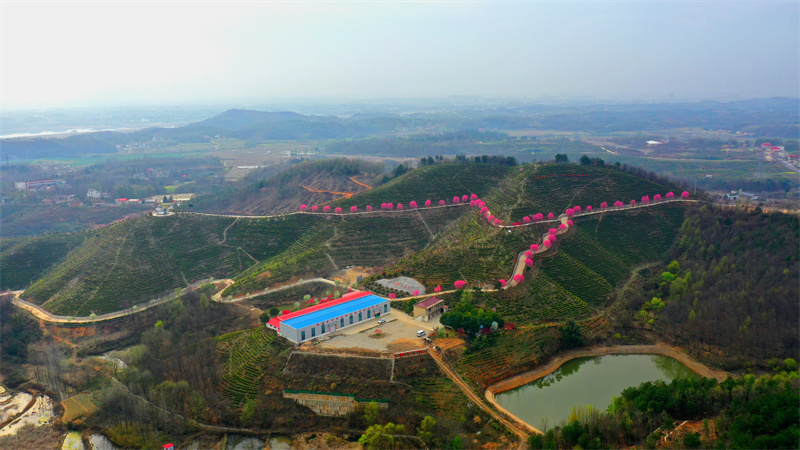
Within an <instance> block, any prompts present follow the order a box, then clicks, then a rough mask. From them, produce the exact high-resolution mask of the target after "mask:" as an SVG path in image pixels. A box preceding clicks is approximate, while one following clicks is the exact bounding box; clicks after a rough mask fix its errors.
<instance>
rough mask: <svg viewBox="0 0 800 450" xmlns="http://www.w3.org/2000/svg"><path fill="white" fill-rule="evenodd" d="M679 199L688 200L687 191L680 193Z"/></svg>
mask: <svg viewBox="0 0 800 450" xmlns="http://www.w3.org/2000/svg"><path fill="white" fill-rule="evenodd" d="M681 198H689V192H688V191H683V192H682V193H681Z"/></svg>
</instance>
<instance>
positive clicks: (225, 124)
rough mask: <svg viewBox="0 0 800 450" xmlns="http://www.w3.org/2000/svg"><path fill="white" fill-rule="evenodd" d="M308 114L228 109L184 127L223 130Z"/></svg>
mask: <svg viewBox="0 0 800 450" xmlns="http://www.w3.org/2000/svg"><path fill="white" fill-rule="evenodd" d="M310 119H311V117H310V116H306V115H303V114H298V113H296V112H291V111H278V112H271V111H255V110H251V109H229V110H227V111H225V112H222V113H221V114H218V115H216V116H214V117H211V118H209V119H206V120H201V121H200V122H194V123H190V124H188V125H186V126H185V127H186V128H198V127H212V128H222V129H224V130H230V131H234V130H239V129H242V128H245V127H249V126H252V125H256V124H260V123H275V122H286V121H295V120H310Z"/></svg>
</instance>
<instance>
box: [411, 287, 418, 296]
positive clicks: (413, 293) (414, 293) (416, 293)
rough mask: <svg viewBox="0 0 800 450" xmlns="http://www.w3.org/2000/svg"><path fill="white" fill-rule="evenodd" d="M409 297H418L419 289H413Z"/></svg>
mask: <svg viewBox="0 0 800 450" xmlns="http://www.w3.org/2000/svg"><path fill="white" fill-rule="evenodd" d="M411 295H413V296H414V297H416V296H418V295H419V289H414V291H413V292H412V293H411Z"/></svg>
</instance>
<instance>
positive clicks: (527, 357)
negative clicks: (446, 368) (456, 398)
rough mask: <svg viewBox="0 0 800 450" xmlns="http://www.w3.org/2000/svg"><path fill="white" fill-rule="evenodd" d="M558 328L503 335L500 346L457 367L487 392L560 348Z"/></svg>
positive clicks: (470, 358) (498, 344)
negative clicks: (500, 381)
mask: <svg viewBox="0 0 800 450" xmlns="http://www.w3.org/2000/svg"><path fill="white" fill-rule="evenodd" d="M559 336H560V335H559V333H558V330H557V328H556V327H552V326H550V327H548V326H545V327H524V328H518V329H517V330H515V331H513V332H510V333H502V334H500V335H499V336H498V338H497V343H496V344H495V345H493V346H491V347H488V348H485V349H481V350H478V351H476V352H474V353H470V354H468V355H466V356H464V357H463V358H461V359H460V360H459V361H458V362H457V363H456V364H455V366H456V368H457V369H458V371H459V372H460V373H462V374H464V375H465V376H466V377H467V378H469V379H470V380H472V381H473V382H475V383H477V384H478V386H479V387H480V388H481V389H485V388H486V387H487V386H489V385H491V384H492V383H494V382H495V381H497V380H500V379H503V378H507V377H509V376H511V375H514V374H516V373H519V372H523V371H525V370H527V369H528V368H530V367H533V366H535V365H536V364H538V363H539V362H541V360H542V358H543V357H545V356H546V355H549V354H550V353H552V352H553V351H554V350H555V349H556V348H557V347H558V345H559Z"/></svg>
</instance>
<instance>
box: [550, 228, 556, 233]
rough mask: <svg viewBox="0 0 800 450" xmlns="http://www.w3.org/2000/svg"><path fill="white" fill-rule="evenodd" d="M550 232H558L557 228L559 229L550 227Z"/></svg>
mask: <svg viewBox="0 0 800 450" xmlns="http://www.w3.org/2000/svg"><path fill="white" fill-rule="evenodd" d="M548 233H550V234H556V233H558V230H557V229H555V228H550V230H548Z"/></svg>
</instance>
